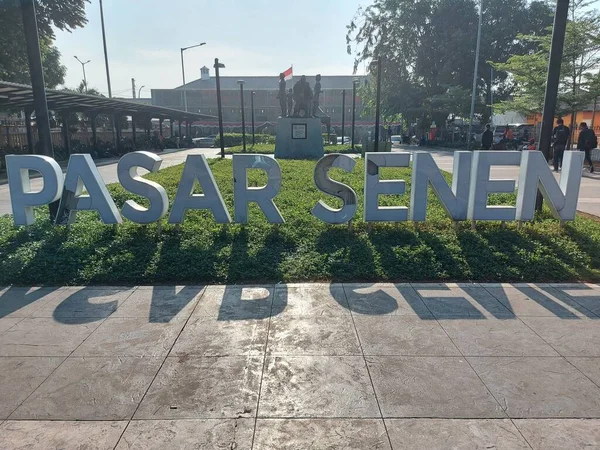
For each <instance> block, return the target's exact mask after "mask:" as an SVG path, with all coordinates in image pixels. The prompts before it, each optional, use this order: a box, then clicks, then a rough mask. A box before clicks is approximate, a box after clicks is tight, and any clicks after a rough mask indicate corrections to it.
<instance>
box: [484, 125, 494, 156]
mask: <svg viewBox="0 0 600 450" xmlns="http://www.w3.org/2000/svg"><path fill="white" fill-rule="evenodd" d="M493 143H494V132H493V131H492V127H491V126H490V125H489V124H487V125H486V126H485V131H484V132H483V134H482V135H481V148H483V149H484V150H489V149H491V148H492V144H493Z"/></svg>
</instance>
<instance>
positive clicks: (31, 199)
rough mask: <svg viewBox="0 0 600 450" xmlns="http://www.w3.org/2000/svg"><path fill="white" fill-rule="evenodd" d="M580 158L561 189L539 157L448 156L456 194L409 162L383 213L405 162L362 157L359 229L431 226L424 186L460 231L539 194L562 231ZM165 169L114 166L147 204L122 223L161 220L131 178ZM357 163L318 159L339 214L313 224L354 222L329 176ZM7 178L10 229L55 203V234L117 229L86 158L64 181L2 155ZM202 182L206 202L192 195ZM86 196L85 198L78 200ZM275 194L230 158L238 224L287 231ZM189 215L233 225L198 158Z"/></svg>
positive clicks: (178, 199) (272, 164)
mask: <svg viewBox="0 0 600 450" xmlns="http://www.w3.org/2000/svg"><path fill="white" fill-rule="evenodd" d="M583 158H584V155H583V153H582V152H570V151H569V152H566V153H565V157H564V163H563V170H562V174H561V177H560V182H557V181H556V179H555V178H554V175H553V174H552V172H551V171H550V168H549V166H548V164H547V162H546V160H545V158H544V156H543V155H542V153H541V152H537V151H525V152H507V151H476V152H473V153H471V152H456V153H455V154H454V174H453V176H452V187H450V186H449V185H448V183H447V182H446V178H445V177H444V174H443V173H442V172H441V171H440V169H439V167H438V166H437V164H436V163H435V161H434V159H433V157H432V156H431V154H430V153H427V152H422V151H417V152H414V157H413V168H412V170H413V171H412V186H411V199H410V209H409V208H408V207H406V206H387V207H380V206H379V196H380V195H402V194H404V192H405V190H406V182H405V181H404V180H380V178H379V177H380V169H381V168H382V167H408V166H409V164H410V160H411V154H410V153H366V154H365V174H364V176H365V178H364V180H365V182H364V210H365V213H364V220H365V222H404V221H406V220H408V218H409V217H410V220H412V221H415V222H420V221H424V220H426V216H427V193H428V189H429V185H431V186H432V188H433V191H434V193H435V195H436V196H437V197H438V199H439V200H440V202H441V204H442V205H443V206H444V208H445V209H446V212H447V213H448V215H449V216H450V217H451V218H452V219H453V220H456V221H460V220H467V219H468V220H481V221H511V220H522V221H525V220H533V217H534V212H535V203H536V196H537V191H538V189H539V190H540V191H541V192H542V194H543V196H544V197H545V199H546V201H547V203H548V205H549V207H550V208H551V210H552V213H553V214H554V216H555V217H556V218H557V219H559V220H562V221H568V220H575V215H576V213H577V201H578V198H579V190H580V188H581V169H582V167H583ZM161 163H162V159H161V158H160V157H159V156H157V155H155V154H153V153H149V152H132V153H128V154H127V155H125V156H123V158H121V160H120V161H119V164H118V167H117V173H118V177H119V182H120V183H121V185H122V186H123V188H124V189H126V190H127V191H129V192H131V193H133V194H137V195H139V196H142V197H145V198H147V199H148V202H149V203H150V207H149V208H145V207H144V206H142V205H139V204H138V203H136V202H134V201H133V200H127V201H126V202H125V204H124V205H123V209H122V214H123V216H124V217H125V218H126V219H128V220H131V221H133V222H136V223H141V224H148V223H153V222H156V221H159V220H161V219H162V218H163V217H164V216H165V215H166V214H167V211H168V207H169V198H168V196H167V192H166V190H165V188H163V187H162V186H161V185H160V184H158V183H156V182H153V181H150V180H148V179H145V178H142V177H141V176H140V175H139V174H138V173H137V168H138V167H142V168H144V169H146V170H148V171H150V172H156V171H158V170H159V168H160V165H161ZM355 166H356V161H355V160H354V159H353V158H350V157H349V156H346V155H340V154H331V155H327V156H325V157H323V158H321V159H320V160H319V161H318V162H317V163H316V166H315V171H314V182H315V185H316V187H317V189H319V190H320V191H321V192H324V193H325V194H328V195H332V196H334V197H337V198H339V199H341V200H342V203H343V205H342V207H341V208H340V209H333V208H331V207H330V206H328V205H327V204H326V203H325V202H324V201H323V200H319V202H318V203H317V204H316V205H315V206H314V208H313V209H312V214H313V215H314V216H315V217H317V218H318V219H320V220H322V221H324V222H327V223H331V224H343V223H347V222H349V221H350V220H352V219H353V218H354V216H355V215H356V210H357V205H358V196H357V194H356V192H355V191H354V190H353V189H352V188H351V187H350V186H348V185H346V184H344V183H340V182H339V181H335V180H332V179H331V178H330V177H329V170H330V169H332V168H335V167H337V168H340V169H342V170H345V171H346V172H352V171H353V170H354V168H355ZM492 166H520V169H519V175H518V186H516V185H517V183H516V180H498V179H493V180H492V179H490V172H491V167H492ZM249 169H259V170H263V171H265V172H266V173H267V184H266V185H265V186H263V187H250V186H248V170H249ZM6 170H7V174H8V186H9V189H10V199H11V203H12V210H13V220H14V222H15V225H31V224H33V222H34V215H33V207H35V206H43V205H46V204H49V203H51V202H54V201H56V200H57V199H59V198H60V199H61V200H60V207H59V211H58V216H57V219H56V222H55V223H56V224H58V225H60V224H64V225H67V224H70V223H73V222H74V220H75V214H76V212H77V211H79V210H97V211H98V213H99V214H100V218H101V219H102V221H103V222H104V223H107V224H117V223H121V222H122V219H121V215H120V214H119V211H118V209H117V207H116V205H115V203H114V201H113V199H112V198H111V197H110V194H109V193H108V190H107V188H106V185H105V184H104V181H103V180H102V177H101V176H100V172H99V171H98V169H97V167H96V165H95V164H94V161H93V160H92V158H91V156H90V155H89V154H83V155H71V157H70V159H69V165H68V167H67V173H66V175H65V176H64V180H63V174H62V170H61V168H60V166H59V165H58V164H57V163H56V161H54V160H53V159H52V158H49V157H47V156H38V155H7V156H6ZM30 171H35V172H39V173H40V174H41V176H42V183H40V184H43V188H41V189H40V190H39V191H33V190H32V188H31V181H30V174H29V172H30ZM196 180H198V182H199V183H200V186H201V187H202V194H194V184H195V182H196ZM84 187H85V189H86V190H87V191H88V194H87V195H83V190H84ZM516 187H518V189H517V190H516V197H517V202H516V204H517V206H516V208H515V207H513V206H509V205H498V206H489V205H488V197H489V195H490V194H493V193H515V188H516ZM280 189H281V167H280V166H279V164H278V163H277V161H276V160H275V159H274V158H272V157H270V156H265V155H253V154H243V155H240V154H237V155H233V194H234V195H233V200H234V216H235V222H237V223H247V222H248V204H249V203H252V202H254V203H257V204H258V206H259V208H260V209H261V210H262V211H263V213H264V214H265V216H266V217H267V220H268V221H269V222H271V223H284V219H283V217H282V216H281V213H280V212H279V209H277V206H276V205H275V202H274V201H273V199H274V198H275V197H276V196H277V194H278V193H279V190H280ZM188 209H208V210H210V211H211V212H212V213H213V215H214V217H215V220H216V222H217V223H231V216H230V215H229V211H228V210H227V207H226V205H225V202H224V201H223V197H222V196H221V193H220V192H219V188H218V186H217V183H216V182H215V178H214V176H213V174H212V172H211V170H210V167H209V165H208V163H207V161H206V158H205V157H204V155H189V156H188V157H187V160H186V163H185V166H184V168H183V172H182V175H181V181H180V184H179V188H178V190H177V194H176V196H175V200H174V202H173V205H172V207H171V213H170V215H169V223H181V222H183V220H184V216H185V212H186V211H187V210H188Z"/></svg>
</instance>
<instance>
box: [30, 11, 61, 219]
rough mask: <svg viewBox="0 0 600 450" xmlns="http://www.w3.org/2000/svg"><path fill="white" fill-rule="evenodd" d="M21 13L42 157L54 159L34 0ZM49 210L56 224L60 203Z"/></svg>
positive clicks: (56, 203)
mask: <svg viewBox="0 0 600 450" xmlns="http://www.w3.org/2000/svg"><path fill="white" fill-rule="evenodd" d="M21 13H22V14H23V31H24V33H25V42H26V44H27V58H28V60H29V73H30V75H31V88H32V90H33V104H34V108H35V121H36V123H37V127H38V133H39V136H40V142H39V145H40V150H41V154H42V155H45V156H49V157H50V158H54V150H53V148H52V136H51V134H50V119H49V116H48V103H47V102H46V84H45V82H44V69H43V68H42V56H41V53H40V41H39V35H38V29H37V20H36V17H35V4H34V0H21ZM49 210H50V220H51V221H52V222H54V220H55V219H56V214H57V212H58V202H54V203H51V204H50V205H49Z"/></svg>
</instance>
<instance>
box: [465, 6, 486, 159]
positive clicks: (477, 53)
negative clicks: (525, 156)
mask: <svg viewBox="0 0 600 450" xmlns="http://www.w3.org/2000/svg"><path fill="white" fill-rule="evenodd" d="M482 21H483V0H480V2H479V26H478V27H477V46H476V48H475V70H474V71H473V92H472V94H471V114H470V116H469V134H468V135H467V150H471V130H472V129H473V116H474V115H475V97H476V95H477V72H478V70H479V47H480V46H481V23H482Z"/></svg>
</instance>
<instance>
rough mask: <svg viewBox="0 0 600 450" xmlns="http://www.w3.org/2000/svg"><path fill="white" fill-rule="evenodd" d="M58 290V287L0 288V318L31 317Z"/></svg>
mask: <svg viewBox="0 0 600 450" xmlns="http://www.w3.org/2000/svg"><path fill="white" fill-rule="evenodd" d="M58 291H59V289H58V288H35V287H34V288H25V287H23V288H20V287H9V288H4V289H2V290H0V318H7V317H12V318H15V317H21V318H23V317H29V316H30V315H31V314H33V313H34V312H35V311H37V310H39V309H40V308H41V307H42V306H43V305H44V303H46V302H47V301H48V300H50V299H51V298H52V297H53V296H55V295H57V293H58Z"/></svg>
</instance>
